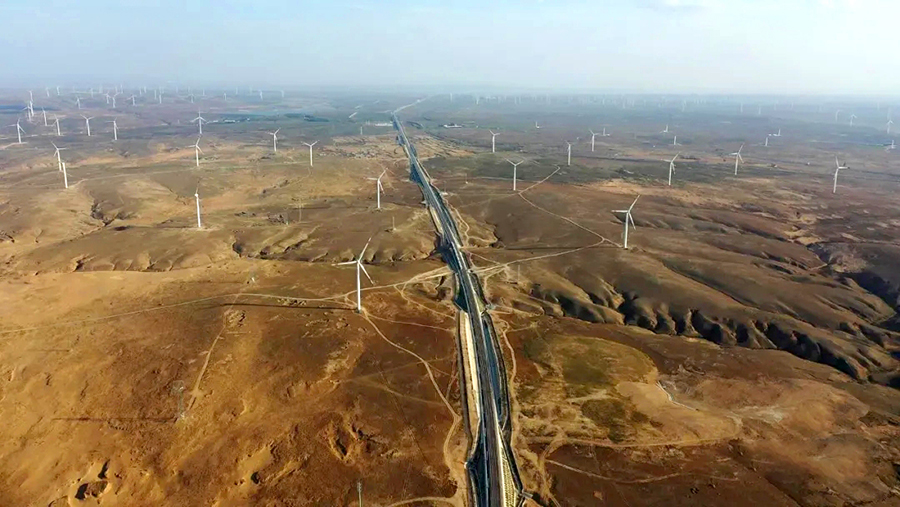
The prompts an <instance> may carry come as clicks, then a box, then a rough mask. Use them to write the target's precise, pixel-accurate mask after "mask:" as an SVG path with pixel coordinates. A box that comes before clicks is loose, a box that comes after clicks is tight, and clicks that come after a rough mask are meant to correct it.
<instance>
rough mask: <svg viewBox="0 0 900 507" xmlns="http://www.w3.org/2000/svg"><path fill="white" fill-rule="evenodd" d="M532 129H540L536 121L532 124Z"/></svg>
mask: <svg viewBox="0 0 900 507" xmlns="http://www.w3.org/2000/svg"><path fill="white" fill-rule="evenodd" d="M534 128H535V129H540V128H541V126H540V125H538V122H537V121H535V122H534Z"/></svg>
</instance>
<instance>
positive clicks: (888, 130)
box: [887, 120, 894, 134]
mask: <svg viewBox="0 0 900 507" xmlns="http://www.w3.org/2000/svg"><path fill="white" fill-rule="evenodd" d="M893 124H894V120H888V122H887V133H888V134H890V133H891V125H893Z"/></svg>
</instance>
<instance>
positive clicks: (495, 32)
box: [0, 0, 900, 96]
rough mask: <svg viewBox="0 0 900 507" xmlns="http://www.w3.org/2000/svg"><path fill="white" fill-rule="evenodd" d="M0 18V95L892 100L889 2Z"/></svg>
mask: <svg viewBox="0 0 900 507" xmlns="http://www.w3.org/2000/svg"><path fill="white" fill-rule="evenodd" d="M0 20H4V22H2V23H0V47H2V48H3V50H2V51H0V88H8V87H18V86H29V87H43V86H55V85H58V84H59V85H64V86H65V85H84V84H87V83H98V84H99V83H106V84H125V85H146V86H156V85H160V84H166V83H168V84H173V83H180V84H182V85H183V86H190V85H193V86H197V87H199V86H209V87H213V86H223V87H226V86H227V87H233V86H254V87H276V88H301V87H303V88H319V87H333V86H334V87H344V88H353V89H357V88H372V89H379V90H381V89H417V88H420V89H422V90H423V91H424V90H433V91H449V92H452V91H458V92H465V91H478V90H486V91H490V90H505V91H508V92H514V91H531V90H534V91H548V92H549V91H571V92H575V91H578V92H598V93H599V92H616V93H618V92H633V93H727V94H841V95H891V96H894V95H896V94H897V93H898V92H900V65H898V63H897V62H898V61H900V60H898V52H897V41H898V34H900V32H898V31H897V26H898V23H900V21H898V20H900V0H520V1H511V0H499V1H493V2H491V1H488V0H347V1H344V0H330V1H329V0H324V1H323V0H319V1H305V0H258V1H253V2H238V1H235V0H203V1H190V0H187V1H185V0H181V1H177V0H159V1H157V2H147V1H145V0H118V1H108V0H79V1H78V2H72V1H71V0H28V1H4V2H2V3H0Z"/></svg>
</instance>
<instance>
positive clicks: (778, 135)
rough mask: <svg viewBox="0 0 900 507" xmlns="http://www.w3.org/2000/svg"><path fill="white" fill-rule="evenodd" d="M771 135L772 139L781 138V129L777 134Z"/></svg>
mask: <svg viewBox="0 0 900 507" xmlns="http://www.w3.org/2000/svg"><path fill="white" fill-rule="evenodd" d="M769 135H770V136H772V137H781V129H778V133H776V134H769Z"/></svg>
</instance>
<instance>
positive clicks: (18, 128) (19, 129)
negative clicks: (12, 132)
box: [10, 119, 25, 144]
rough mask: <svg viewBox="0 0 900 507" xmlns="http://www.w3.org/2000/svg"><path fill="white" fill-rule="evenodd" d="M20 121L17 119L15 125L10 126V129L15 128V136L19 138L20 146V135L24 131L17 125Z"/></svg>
mask: <svg viewBox="0 0 900 507" xmlns="http://www.w3.org/2000/svg"><path fill="white" fill-rule="evenodd" d="M20 121H21V120H18V119H17V120H16V123H15V125H10V127H16V134H17V135H18V136H19V144H22V134H24V133H25V129H23V128H22V125H20V124H19V122H20Z"/></svg>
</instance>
